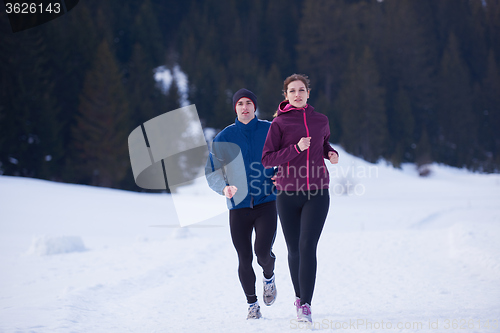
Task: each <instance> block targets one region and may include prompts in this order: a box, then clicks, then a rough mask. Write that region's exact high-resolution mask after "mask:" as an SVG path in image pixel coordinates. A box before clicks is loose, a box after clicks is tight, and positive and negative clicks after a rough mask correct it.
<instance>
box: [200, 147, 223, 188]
mask: <svg viewBox="0 0 500 333" xmlns="http://www.w3.org/2000/svg"><path fill="white" fill-rule="evenodd" d="M214 141H215V139H214ZM212 147H214V145H212ZM214 149H216V148H215V147H214ZM214 153H215V154H214ZM222 167H223V165H222V163H221V162H220V160H218V159H217V152H212V151H210V150H209V153H208V159H207V163H206V165H205V178H206V179H207V182H208V186H209V187H210V188H211V189H212V190H214V191H215V192H217V193H219V194H220V195H224V192H223V190H224V188H225V187H226V185H227V184H226V180H225V179H224V175H223V173H222Z"/></svg>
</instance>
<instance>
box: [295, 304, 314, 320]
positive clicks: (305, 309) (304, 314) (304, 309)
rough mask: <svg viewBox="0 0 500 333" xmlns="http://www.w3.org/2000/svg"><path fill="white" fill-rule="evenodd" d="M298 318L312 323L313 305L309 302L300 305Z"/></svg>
mask: <svg viewBox="0 0 500 333" xmlns="http://www.w3.org/2000/svg"><path fill="white" fill-rule="evenodd" d="M297 320H298V321H302V322H309V323H312V317H311V306H310V305H309V304H307V303H306V304H304V305H301V306H300V309H299V311H297Z"/></svg>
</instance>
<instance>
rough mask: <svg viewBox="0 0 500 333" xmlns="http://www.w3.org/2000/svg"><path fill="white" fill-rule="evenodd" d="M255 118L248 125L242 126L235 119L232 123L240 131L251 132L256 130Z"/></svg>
mask: <svg viewBox="0 0 500 333" xmlns="http://www.w3.org/2000/svg"><path fill="white" fill-rule="evenodd" d="M257 122H258V120H257V116H255V117H254V118H253V119H252V120H250V122H249V123H248V124H243V123H242V122H241V121H239V120H238V118H237V117H236V120H235V121H234V123H235V124H236V127H238V128H239V129H240V130H242V131H253V130H255V129H256V128H257Z"/></svg>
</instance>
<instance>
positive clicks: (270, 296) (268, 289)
mask: <svg viewBox="0 0 500 333" xmlns="http://www.w3.org/2000/svg"><path fill="white" fill-rule="evenodd" d="M263 285H264V297H263V299H264V304H265V305H267V306H270V305H272V304H273V303H274V301H275V300H276V294H277V291H276V283H275V278H274V274H273V276H272V277H271V278H270V279H266V278H264V280H263Z"/></svg>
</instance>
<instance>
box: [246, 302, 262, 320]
mask: <svg viewBox="0 0 500 333" xmlns="http://www.w3.org/2000/svg"><path fill="white" fill-rule="evenodd" d="M260 317H262V314H261V313H260V306H259V302H258V301H257V302H255V303H252V304H250V305H249V307H248V316H247V319H259V318H260Z"/></svg>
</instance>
